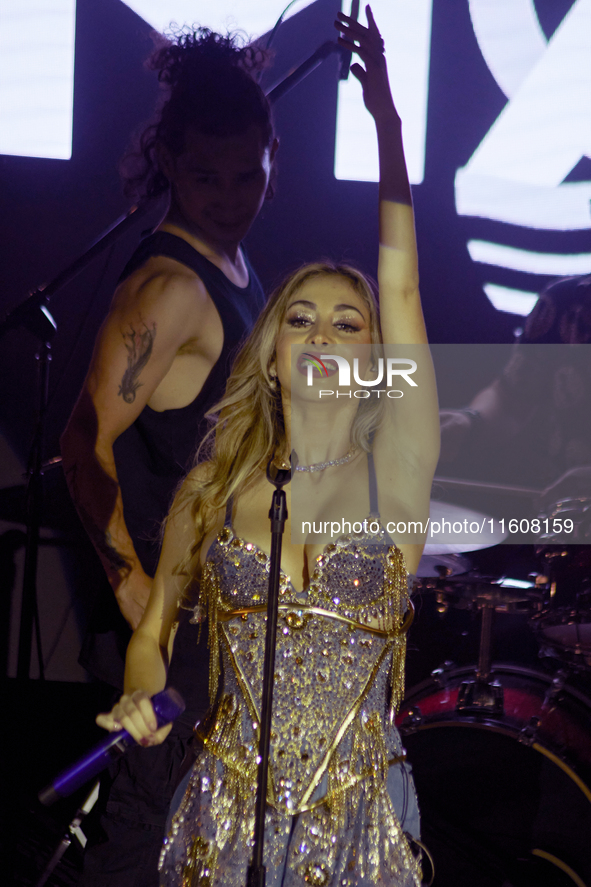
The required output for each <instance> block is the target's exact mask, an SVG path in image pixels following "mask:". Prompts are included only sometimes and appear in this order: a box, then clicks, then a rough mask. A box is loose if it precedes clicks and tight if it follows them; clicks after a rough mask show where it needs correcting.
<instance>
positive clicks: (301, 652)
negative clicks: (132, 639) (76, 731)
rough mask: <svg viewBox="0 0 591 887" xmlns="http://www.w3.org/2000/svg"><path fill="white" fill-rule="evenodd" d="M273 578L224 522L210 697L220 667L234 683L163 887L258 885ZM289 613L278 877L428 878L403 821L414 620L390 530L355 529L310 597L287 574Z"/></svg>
mask: <svg viewBox="0 0 591 887" xmlns="http://www.w3.org/2000/svg"><path fill="white" fill-rule="evenodd" d="M389 543H390V544H389ZM268 581H269V558H268V556H267V555H266V554H265V553H264V552H263V551H261V550H260V549H259V548H257V546H255V545H253V544H252V543H249V542H247V541H244V540H242V539H240V538H238V537H236V536H235V535H234V533H233V531H232V529H231V526H229V525H226V526H225V527H224V528H223V529H222V531H221V533H220V534H219V536H218V537H217V539H216V540H215V541H214V543H213V544H212V546H211V548H210V551H209V554H208V560H207V563H206V566H205V571H204V575H203V579H202V583H201V592H200V602H199V605H198V606H199V607H205V608H206V610H207V616H208V621H209V639H210V645H211V673H210V690H211V691H213V693H215V691H216V688H217V686H218V679H219V674H220V672H219V669H220V667H221V669H222V672H221V673H222V676H223V682H222V691H221V696H220V701H219V705H218V709H217V712H216V715H215V719H214V721H213V725H212V726H211V728H210V729H209V730H208V732H207V735H205V736H204V737H203V739H204V750H203V752H202V753H201V754H200V756H199V758H198V759H197V761H196V763H195V765H194V767H193V771H192V773H191V776H190V779H189V783H188V787H187V790H186V793H185V796H184V799H183V801H182V803H181V805H180V807H179V809H178V810H177V812H176V814H175V816H174V818H173V820H172V828H171V831H170V833H169V835H168V837H167V838H166V839H165V844H164V848H163V851H162V856H161V862H160V877H161V884H162V885H163V887H208V885H220V887H221V885H223V887H244V885H246V877H247V866H248V864H249V862H250V860H251V856H252V837H253V833H254V805H255V795H256V777H257V766H256V755H257V748H258V724H259V717H260V706H261V686H262V672H263V657H264V646H265V630H266V613H265V611H266V600H267V589H268ZM279 606H280V609H279V622H278V630H277V651H276V658H275V668H276V672H275V685H274V691H273V694H274V695H273V720H272V733H271V758H270V765H269V789H268V806H267V814H266V824H265V847H264V864H265V866H266V869H267V876H266V883H267V885H268V887H296V885H298V887H302V885H306V884H308V885H312V887H365V885H374V884H380V885H385V887H395V885H396V887H412V885H414V887H416V885H419V884H420V880H421V873H420V866H419V864H418V862H417V861H416V860H415V857H414V856H413V853H412V852H411V849H410V846H409V843H408V840H407V837H406V835H405V833H404V832H403V828H402V826H401V824H400V823H401V820H403V819H404V817H405V813H406V811H407V810H408V808H409V807H411V808H413V809H414V810H415V811H416V795H415V793H414V786H413V784H412V777H411V776H410V775H409V772H408V770H407V769H406V765H405V764H404V750H403V748H402V745H401V741H400V736H399V734H398V731H397V730H396V727H395V726H394V724H393V715H394V712H395V709H396V706H397V705H398V703H399V702H400V700H401V698H402V695H403V683H404V656H405V650H406V636H405V633H406V630H407V628H408V624H409V623H410V619H411V614H412V608H411V607H410V606H409V595H408V591H407V573H406V569H405V565H404V559H403V557H402V554H401V552H400V551H399V550H398V549H397V548H396V547H395V546H394V545H392V544H391V541H390V540H389V538H388V537H387V536H386V534H385V533H384V531H383V530H380V532H379V533H378V534H377V536H372V537H371V538H370V537H367V536H359V537H355V536H347V537H341V538H340V539H339V540H337V541H336V542H335V543H331V544H330V545H327V546H326V548H325V549H324V552H323V554H322V555H321V556H320V557H318V558H317V562H316V568H315V570H314V573H313V576H312V581H311V583H310V585H309V587H308V588H307V589H306V590H305V591H304V592H302V593H297V592H296V591H295V589H294V587H293V586H292V585H291V583H290V581H289V578H288V577H287V576H285V575H284V574H282V576H281V585H280V604H279ZM378 626H379V627H378ZM220 663H221V666H220ZM401 771H404V772H405V773H406V774H407V775H406V777H405V778H406V783H405V791H404V795H405V797H404V798H403V799H402V794H401V792H400V790H399V789H396V787H395V786H396V784H398V786H400V778H399V777H400V774H401ZM397 780H398V783H397ZM403 803H404V807H405V810H404V811H403V810H401V809H400V808H401V805H402V804H403ZM417 819H418V813H417ZM414 836H415V837H418V835H417V834H416V829H415V835H414Z"/></svg>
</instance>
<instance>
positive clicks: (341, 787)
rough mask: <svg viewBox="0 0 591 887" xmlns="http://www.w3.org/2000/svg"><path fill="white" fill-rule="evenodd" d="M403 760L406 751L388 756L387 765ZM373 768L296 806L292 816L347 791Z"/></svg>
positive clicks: (370, 773)
mask: <svg viewBox="0 0 591 887" xmlns="http://www.w3.org/2000/svg"><path fill="white" fill-rule="evenodd" d="M403 761H406V752H403V753H402V754H401V755H397V756H396V757H395V758H390V760H389V761H388V767H393V766H394V765H395V764H401V763H402V762H403ZM373 775H374V772H373V770H370V769H367V770H364V771H363V773H357V774H356V776H355V778H354V779H350V780H349V781H348V782H346V783H344V784H343V785H339V786H337V787H336V788H334V789H333V790H332V791H331V792H330V793H327V794H326V795H322V797H321V798H318V800H317V801H314V802H313V803H312V804H304V805H303V806H302V807H298V809H297V810H296V811H294V813H293V814H291V815H292V816H296V815H297V814H298V813H307V812H308V810H314V809H315V808H316V807H320V805H321V804H326V802H327V801H330V799H331V798H332V797H333V796H334V795H338V794H344V793H345V792H346V791H349V790H350V789H352V788H353V787H354V786H356V785H358V784H359V783H360V782H362V781H363V780H364V779H367V778H368V777H370V776H373Z"/></svg>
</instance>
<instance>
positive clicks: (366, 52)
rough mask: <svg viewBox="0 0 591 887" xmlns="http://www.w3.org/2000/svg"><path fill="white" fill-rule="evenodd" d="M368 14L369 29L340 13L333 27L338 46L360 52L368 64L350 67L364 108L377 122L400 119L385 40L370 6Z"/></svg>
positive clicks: (366, 9)
mask: <svg viewBox="0 0 591 887" xmlns="http://www.w3.org/2000/svg"><path fill="white" fill-rule="evenodd" d="M365 13H366V15H367V23H368V26H367V28H365V27H364V26H363V25H361V24H359V22H357V21H355V19H352V18H351V17H350V16H348V15H345V14H344V13H343V12H338V13H337V15H338V21H336V22H335V23H334V26H335V28H336V29H337V31H339V32H340V36H339V38H338V43H339V45H340V46H342V47H343V48H344V49H348V50H349V51H350V52H355V53H357V55H358V56H359V57H360V59H361V60H362V62H363V63H364V65H365V68H363V67H362V66H361V65H360V64H357V63H356V64H354V65H351V73H352V74H354V75H355V77H357V79H358V80H359V82H360V83H361V86H362V88H363V101H364V102H365V107H366V108H367V110H368V111H369V113H370V114H371V115H372V117H373V118H374V119H375V120H376V122H377V121H378V120H381V119H384V118H387V117H391V116H392V115H395V116H396V117H398V113H397V111H396V108H395V106H394V100H393V99H392V93H391V92H390V84H389V82H388V69H387V67H386V58H385V56H384V41H383V40H382V37H381V35H380V32H379V30H378V26H377V25H376V22H375V19H374V17H373V13H372V11H371V8H370V7H369V6H366V7H365Z"/></svg>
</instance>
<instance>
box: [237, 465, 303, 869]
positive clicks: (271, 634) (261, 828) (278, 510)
mask: <svg viewBox="0 0 591 887" xmlns="http://www.w3.org/2000/svg"><path fill="white" fill-rule="evenodd" d="M292 469H293V470H295V464H294V460H292V466H291V468H276V467H275V466H274V465H273V460H272V459H271V461H270V462H269V464H268V465H267V480H269V481H270V482H271V483H272V484H274V485H275V490H274V492H273V499H272V502H271V510H270V511H269V518H270V520H271V562H270V565H269V566H270V569H269V594H268V599H267V633H266V637H265V659H264V665H263V693H262V701H261V723H260V727H259V731H260V732H259V753H258V763H259V767H258V773H257V796H256V801H255V822H254V848H253V851H252V862H251V863H250V865H249V867H248V872H247V882H246V883H247V887H265V875H266V869H265V866H264V865H263V847H264V843H265V809H266V806H267V781H268V770H269V751H270V745H271V717H272V714H273V682H274V679H275V646H276V640H277V614H278V612H279V575H280V572H281V544H282V541H283V530H284V528H285V521H286V520H287V499H286V496H285V492H284V490H283V487H284V486H285V485H286V484H288V483H289V481H290V480H291V472H292Z"/></svg>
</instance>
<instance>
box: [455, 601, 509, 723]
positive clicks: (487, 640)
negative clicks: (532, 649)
mask: <svg viewBox="0 0 591 887" xmlns="http://www.w3.org/2000/svg"><path fill="white" fill-rule="evenodd" d="M480 610H481V623H480V646H479V649H478V666H477V668H476V676H475V679H473V680H469V681H463V682H462V683H461V685H460V688H459V690H458V700H457V703H456V711H457V712H460V713H462V712H486V713H487V714H494V715H502V714H503V688H502V687H501V685H500V684H499V683H498V681H490V680H489V678H490V666H491V642H492V626H493V615H494V612H495V604H494V600H492V599H490V600H484V601H483V603H482V606H481V607H480Z"/></svg>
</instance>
